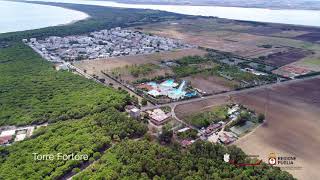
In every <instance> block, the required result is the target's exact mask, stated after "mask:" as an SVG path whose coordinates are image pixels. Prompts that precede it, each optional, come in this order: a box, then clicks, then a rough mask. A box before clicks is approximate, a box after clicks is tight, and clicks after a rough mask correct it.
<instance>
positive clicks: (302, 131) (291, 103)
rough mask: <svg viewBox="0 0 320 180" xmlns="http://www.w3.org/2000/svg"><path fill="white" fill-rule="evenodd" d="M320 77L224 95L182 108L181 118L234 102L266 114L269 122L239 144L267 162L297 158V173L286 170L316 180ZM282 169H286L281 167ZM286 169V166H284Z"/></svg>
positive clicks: (317, 168) (318, 146)
mask: <svg viewBox="0 0 320 180" xmlns="http://www.w3.org/2000/svg"><path fill="white" fill-rule="evenodd" d="M319 92H320V78H315V79H311V80H306V81H303V82H297V83H293V84H289V85H281V86H277V87H274V88H271V89H260V90H256V91H251V92H247V93H239V94H236V95H233V96H232V97H231V98H229V97H225V96H221V97H217V98H211V99H208V100H204V101H199V102H193V103H190V104H184V105H180V106H178V107H177V109H176V113H177V115H178V117H181V118H182V119H183V117H185V116H188V115H190V114H192V113H193V112H197V111H201V110H203V109H204V108H206V107H210V106H215V105H219V104H223V103H225V102H226V101H228V100H230V99H232V100H233V101H236V102H238V103H241V104H244V105H246V106H247V107H249V108H250V109H254V110H255V111H257V112H260V113H265V112H266V119H267V121H266V123H265V124H264V125H262V126H260V127H259V128H258V129H257V130H255V131H254V132H253V133H251V134H250V135H248V136H245V137H244V138H241V139H239V140H238V141H237V142H236V145H237V146H239V147H240V148H242V149H243V150H244V151H245V152H246V153H247V154H250V155H259V158H260V159H263V160H264V161H265V162H267V158H268V156H269V153H271V152H274V153H276V154H277V155H278V156H295V157H296V161H295V162H294V163H295V164H294V166H295V167H300V169H297V170H288V169H284V170H287V171H288V172H290V173H292V174H293V175H294V176H295V177H296V178H298V179H306V180H313V179H317V178H318V177H319V176H320V172H319V168H320V164H319V162H320V156H318V153H319V149H320V118H319V117H320V93H319ZM280 167H283V166H280ZM283 168H284V167H283Z"/></svg>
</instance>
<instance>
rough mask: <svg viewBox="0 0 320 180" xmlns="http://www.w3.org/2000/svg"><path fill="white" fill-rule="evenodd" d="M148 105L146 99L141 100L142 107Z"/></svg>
mask: <svg viewBox="0 0 320 180" xmlns="http://www.w3.org/2000/svg"><path fill="white" fill-rule="evenodd" d="M147 104H148V100H147V99H145V98H143V99H142V100H141V105H142V106H146V105H147Z"/></svg>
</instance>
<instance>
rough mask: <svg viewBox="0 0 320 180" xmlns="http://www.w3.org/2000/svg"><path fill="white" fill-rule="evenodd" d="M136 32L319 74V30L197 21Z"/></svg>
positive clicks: (178, 21) (205, 19) (210, 19)
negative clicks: (300, 68)
mask: <svg viewBox="0 0 320 180" xmlns="http://www.w3.org/2000/svg"><path fill="white" fill-rule="evenodd" d="M135 29H139V30H140V31H143V32H146V33H151V34H155V35H160V36H166V37H171V38H177V39H181V40H183V41H185V42H187V43H190V44H194V45H198V46H201V47H206V48H211V49H215V50H219V51H224V52H230V53H233V54H236V55H239V56H242V57H246V58H252V59H256V60H258V61H259V60H262V61H260V62H263V63H266V64H269V65H273V66H276V67H281V66H285V65H295V66H297V67H302V68H305V69H307V70H310V71H319V70H320V66H319V64H317V63H314V62H318V61H319V59H320V44H319V41H318V39H317V37H318V36H319V32H320V30H319V29H318V28H310V27H299V26H287V25H286V26H285V27H284V26H283V25H281V24H267V23H254V22H252V23H250V22H240V21H232V20H221V19H216V18H209V19H208V18H198V19H183V20H177V21H169V22H160V23H154V24H148V25H144V26H137V27H135ZM313 37H316V38H313ZM314 39H315V40H314ZM310 62H311V63H310Z"/></svg>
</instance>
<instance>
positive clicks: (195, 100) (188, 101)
mask: <svg viewBox="0 0 320 180" xmlns="http://www.w3.org/2000/svg"><path fill="white" fill-rule="evenodd" d="M319 77H320V75H317V76H312V77H306V78H302V79H294V80H289V81H283V82H277V83H273V84H267V85H263V86H257V87H253V88H248V89H243V90H238V91H229V92H226V93H221V94H214V95H210V96H205V97H201V98H194V99H190V100H185V101H178V102H172V103H168V104H161V105H155V106H146V107H142V109H141V110H142V111H145V110H150V109H155V108H161V107H166V106H169V107H171V108H172V109H174V108H175V107H176V106H178V105H182V104H188V103H192V102H198V101H204V100H207V99H211V98H215V97H221V96H229V95H234V94H239V93H245V92H252V91H256V90H259V89H267V88H273V87H277V86H283V85H287V84H293V83H298V82H302V81H305V80H308V79H314V78H319Z"/></svg>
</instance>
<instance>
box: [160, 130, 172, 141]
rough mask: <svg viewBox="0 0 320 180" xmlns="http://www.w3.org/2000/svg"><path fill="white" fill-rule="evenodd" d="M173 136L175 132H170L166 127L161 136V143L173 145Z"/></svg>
mask: <svg viewBox="0 0 320 180" xmlns="http://www.w3.org/2000/svg"><path fill="white" fill-rule="evenodd" d="M172 136H173V131H172V130H169V129H167V128H165V127H162V133H161V134H160V136H159V140H160V142H164V143H166V144H170V143H171V139H172Z"/></svg>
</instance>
